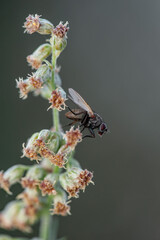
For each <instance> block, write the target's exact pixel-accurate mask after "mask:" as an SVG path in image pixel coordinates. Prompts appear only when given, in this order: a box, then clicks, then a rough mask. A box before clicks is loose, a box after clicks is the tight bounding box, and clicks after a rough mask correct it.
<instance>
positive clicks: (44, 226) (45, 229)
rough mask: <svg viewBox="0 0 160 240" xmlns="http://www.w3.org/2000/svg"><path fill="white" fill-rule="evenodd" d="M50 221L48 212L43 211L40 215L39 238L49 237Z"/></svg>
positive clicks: (43, 239)
mask: <svg viewBox="0 0 160 240" xmlns="http://www.w3.org/2000/svg"><path fill="white" fill-rule="evenodd" d="M49 223H50V215H49V213H48V212H46V213H44V214H43V216H42V217H41V225H40V238H41V239H42V240H48V237H49V225H50V224H49Z"/></svg>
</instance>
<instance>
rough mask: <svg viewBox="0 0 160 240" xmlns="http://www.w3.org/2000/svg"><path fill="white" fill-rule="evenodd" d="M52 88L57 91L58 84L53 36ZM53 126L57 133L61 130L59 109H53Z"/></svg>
mask: <svg viewBox="0 0 160 240" xmlns="http://www.w3.org/2000/svg"><path fill="white" fill-rule="evenodd" d="M52 38H53V39H52V67H53V69H52V88H53V90H55V89H56V84H55V67H56V50H55V47H54V37H53V36H52ZM53 126H54V128H55V130H56V131H58V130H59V112H58V110H57V109H55V108H54V109H53Z"/></svg>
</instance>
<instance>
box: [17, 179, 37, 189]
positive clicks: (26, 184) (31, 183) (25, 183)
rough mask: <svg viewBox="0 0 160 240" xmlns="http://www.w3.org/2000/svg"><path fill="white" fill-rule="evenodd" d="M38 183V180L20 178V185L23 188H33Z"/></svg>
mask: <svg viewBox="0 0 160 240" xmlns="http://www.w3.org/2000/svg"><path fill="white" fill-rule="evenodd" d="M38 184H39V180H35V179H31V178H27V177H23V178H22V179H21V185H22V187H23V188H30V189H35V188H36V187H37V185H38Z"/></svg>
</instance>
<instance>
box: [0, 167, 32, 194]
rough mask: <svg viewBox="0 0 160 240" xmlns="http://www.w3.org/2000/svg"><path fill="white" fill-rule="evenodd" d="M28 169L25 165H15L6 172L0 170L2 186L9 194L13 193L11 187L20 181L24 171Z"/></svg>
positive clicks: (0, 184)
mask: <svg viewBox="0 0 160 240" xmlns="http://www.w3.org/2000/svg"><path fill="white" fill-rule="evenodd" d="M27 169H28V167H27V166H25V165H15V166H13V167H11V168H9V169H8V170H7V171H6V172H5V173H3V172H2V171H1V172H0V187H1V188H3V189H4V190H5V191H6V192H7V193H8V194H12V193H11V191H10V190H9V188H10V187H11V186H12V185H13V184H15V183H17V182H19V181H20V179H21V178H22V176H23V175H24V172H25V171H26V170H27Z"/></svg>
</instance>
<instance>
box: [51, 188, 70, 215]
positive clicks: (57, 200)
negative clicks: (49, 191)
mask: <svg viewBox="0 0 160 240" xmlns="http://www.w3.org/2000/svg"><path fill="white" fill-rule="evenodd" d="M66 199H67V196H66V193H65V192H64V191H62V190H61V191H59V192H58V193H57V194H56V195H55V196H54V199H53V202H54V203H53V205H54V209H51V214H53V215H54V214H56V215H61V216H66V215H70V214H71V213H70V206H69V205H67V204H68V202H66Z"/></svg>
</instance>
